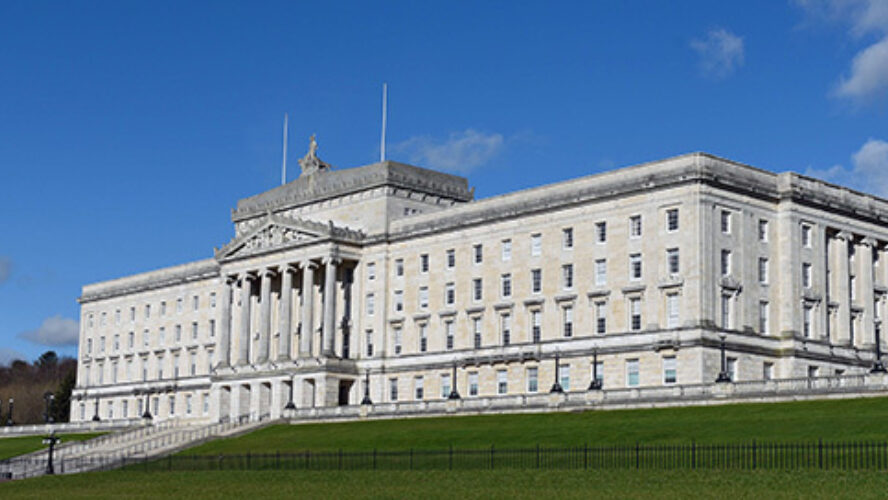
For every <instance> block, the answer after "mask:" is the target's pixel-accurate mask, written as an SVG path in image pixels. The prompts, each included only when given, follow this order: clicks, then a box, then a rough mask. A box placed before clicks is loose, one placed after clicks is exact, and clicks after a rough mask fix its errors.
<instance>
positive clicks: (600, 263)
mask: <svg viewBox="0 0 888 500" xmlns="http://www.w3.org/2000/svg"><path fill="white" fill-rule="evenodd" d="M604 285H607V260H605V259H598V260H596V261H595V286H604Z"/></svg>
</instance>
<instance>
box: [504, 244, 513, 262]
mask: <svg viewBox="0 0 888 500" xmlns="http://www.w3.org/2000/svg"><path fill="white" fill-rule="evenodd" d="M502 260H503V262H508V261H510V260H512V240H503V241H502Z"/></svg>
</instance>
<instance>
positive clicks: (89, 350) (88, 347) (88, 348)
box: [86, 339, 93, 354]
mask: <svg viewBox="0 0 888 500" xmlns="http://www.w3.org/2000/svg"><path fill="white" fill-rule="evenodd" d="M92 350H93V340H92V339H86V353H87V354H91V353H92Z"/></svg>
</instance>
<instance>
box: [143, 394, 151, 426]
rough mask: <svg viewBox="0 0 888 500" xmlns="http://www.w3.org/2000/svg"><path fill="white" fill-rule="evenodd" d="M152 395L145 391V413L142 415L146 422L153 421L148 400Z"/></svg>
mask: <svg viewBox="0 0 888 500" xmlns="http://www.w3.org/2000/svg"><path fill="white" fill-rule="evenodd" d="M150 395H151V393H150V392H148V391H145V413H142V418H144V419H145V420H151V410H149V409H148V403H149V401H148V399H149V396H150Z"/></svg>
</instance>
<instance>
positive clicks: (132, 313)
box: [89, 307, 136, 326]
mask: <svg viewBox="0 0 888 500" xmlns="http://www.w3.org/2000/svg"><path fill="white" fill-rule="evenodd" d="M135 320H136V308H135V307H130V322H133V321H135ZM89 326H92V316H90V325H89Z"/></svg>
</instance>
